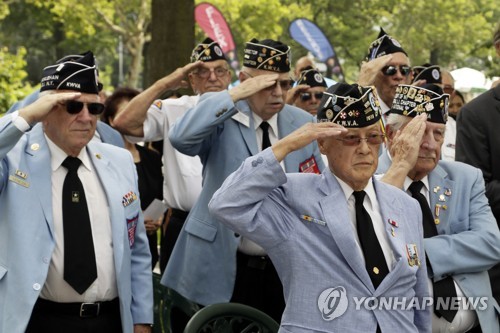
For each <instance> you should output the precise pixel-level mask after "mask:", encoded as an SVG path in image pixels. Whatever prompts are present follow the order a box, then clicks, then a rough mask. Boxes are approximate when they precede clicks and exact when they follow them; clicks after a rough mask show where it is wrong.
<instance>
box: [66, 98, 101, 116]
mask: <svg viewBox="0 0 500 333" xmlns="http://www.w3.org/2000/svg"><path fill="white" fill-rule="evenodd" d="M84 105H86V106H87V109H88V110H89V112H90V113H91V114H93V115H99V114H101V113H102V112H103V111H104V104H102V103H83V102H78V101H68V102H66V111H67V112H68V113H69V114H77V113H79V112H80V111H82V109H83V106H84Z"/></svg>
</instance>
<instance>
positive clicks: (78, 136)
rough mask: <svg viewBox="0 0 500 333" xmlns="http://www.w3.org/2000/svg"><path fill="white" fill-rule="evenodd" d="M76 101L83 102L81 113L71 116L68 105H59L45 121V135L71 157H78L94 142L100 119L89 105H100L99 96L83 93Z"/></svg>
mask: <svg viewBox="0 0 500 333" xmlns="http://www.w3.org/2000/svg"><path fill="white" fill-rule="evenodd" d="M61 92H67V91H61ZM76 101H78V102H83V108H82V109H81V111H80V112H78V113H75V114H71V113H69V112H68V111H67V107H66V104H57V105H56V106H55V107H54V108H53V110H52V111H51V112H50V113H49V114H48V115H47V117H46V118H45V119H44V121H43V129H44V132H45V134H47V136H48V137H49V139H50V140H52V141H53V142H54V143H55V144H56V145H57V146H58V147H59V148H61V149H62V150H63V151H64V152H65V153H66V154H68V155H71V156H77V155H78V154H79V153H80V151H81V150H82V149H83V147H85V146H86V145H87V143H89V141H90V140H92V138H93V137H94V133H95V130H96V125H97V119H98V117H99V115H95V114H91V113H90V111H89V103H100V102H99V95H96V94H87V93H82V95H81V96H80V97H79V98H78V99H77V100H76ZM103 107H104V106H103ZM101 111H102V110H101Z"/></svg>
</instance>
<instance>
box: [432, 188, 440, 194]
mask: <svg viewBox="0 0 500 333" xmlns="http://www.w3.org/2000/svg"><path fill="white" fill-rule="evenodd" d="M440 189H441V187H440V186H435V187H434V189H433V191H434V193H438V191H439V190H440Z"/></svg>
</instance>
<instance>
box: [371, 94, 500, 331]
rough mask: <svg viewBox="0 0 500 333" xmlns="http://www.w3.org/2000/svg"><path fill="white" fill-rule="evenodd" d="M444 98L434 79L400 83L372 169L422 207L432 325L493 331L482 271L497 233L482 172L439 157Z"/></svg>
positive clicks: (495, 258)
mask: <svg viewBox="0 0 500 333" xmlns="http://www.w3.org/2000/svg"><path fill="white" fill-rule="evenodd" d="M448 99H449V95H448V94H443V91H442V90H441V88H440V87H438V86H437V85H434V84H429V85H425V86H423V87H417V86H409V85H400V86H399V87H398V89H397V90H396V97H395V98H394V101H393V103H392V108H391V111H390V113H389V116H388V118H387V128H386V130H387V135H388V139H389V140H388V152H386V153H384V154H382V155H381V157H380V161H379V167H378V170H377V172H381V173H383V172H385V176H384V178H383V180H384V181H386V182H388V183H391V184H393V185H395V186H397V187H399V188H402V189H403V190H404V191H406V192H407V193H408V194H409V195H410V196H412V197H414V198H415V199H417V201H419V204H420V206H421V210H422V214H423V226H424V237H425V239H424V246H425V253H426V257H427V259H428V264H427V267H428V272H429V286H430V291H431V293H432V294H433V298H434V314H433V317H432V327H433V330H432V331H433V332H451V331H453V332H481V331H482V332H488V333H498V332H499V326H498V305H497V302H496V301H495V299H494V298H493V296H492V293H491V288H490V284H489V280H488V272H487V270H488V269H489V268H491V267H492V266H494V265H495V264H497V263H498V262H499V261H500V234H499V231H498V227H497V225H496V222H495V218H494V217H493V214H492V212H491V208H490V206H489V205H488V199H487V198H486V196H485V187H484V180H483V176H482V173H481V170H479V169H477V168H474V167H471V166H469V165H466V164H463V163H460V162H454V161H451V162H450V161H442V160H440V156H441V147H442V145H443V141H444V134H445V126H446V125H445V124H446V120H447V116H448V112H447V111H448ZM414 117H415V119H414V120H412V118H414ZM410 121H411V122H410ZM389 152H390V153H389Z"/></svg>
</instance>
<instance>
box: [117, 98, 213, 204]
mask: <svg viewBox="0 0 500 333" xmlns="http://www.w3.org/2000/svg"><path fill="white" fill-rule="evenodd" d="M199 99H200V96H199V95H197V96H182V97H180V98H170V99H164V100H161V101H160V100H157V101H155V103H153V104H152V105H151V106H150V108H149V110H148V113H147V116H146V120H145V121H144V124H143V131H144V137H143V138H137V137H133V136H126V138H127V140H129V141H130V142H135V143H137V142H141V141H159V140H163V169H164V170H163V171H164V175H163V202H164V203H165V206H166V207H167V208H175V209H180V210H183V211H185V212H189V211H190V210H191V208H193V206H194V203H195V202H196V200H197V199H198V197H199V195H200V193H201V182H202V176H201V172H202V169H203V165H202V164H201V160H200V158H199V156H189V155H184V154H182V153H180V152H179V151H177V150H176V149H175V148H174V147H173V146H172V144H171V143H170V140H169V139H168V133H169V132H170V128H172V125H173V124H174V123H175V121H176V120H177V119H178V118H180V117H181V116H183V115H184V114H185V113H186V111H187V110H188V109H190V108H192V107H194V106H195V105H196V104H197V103H198V100H199Z"/></svg>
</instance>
